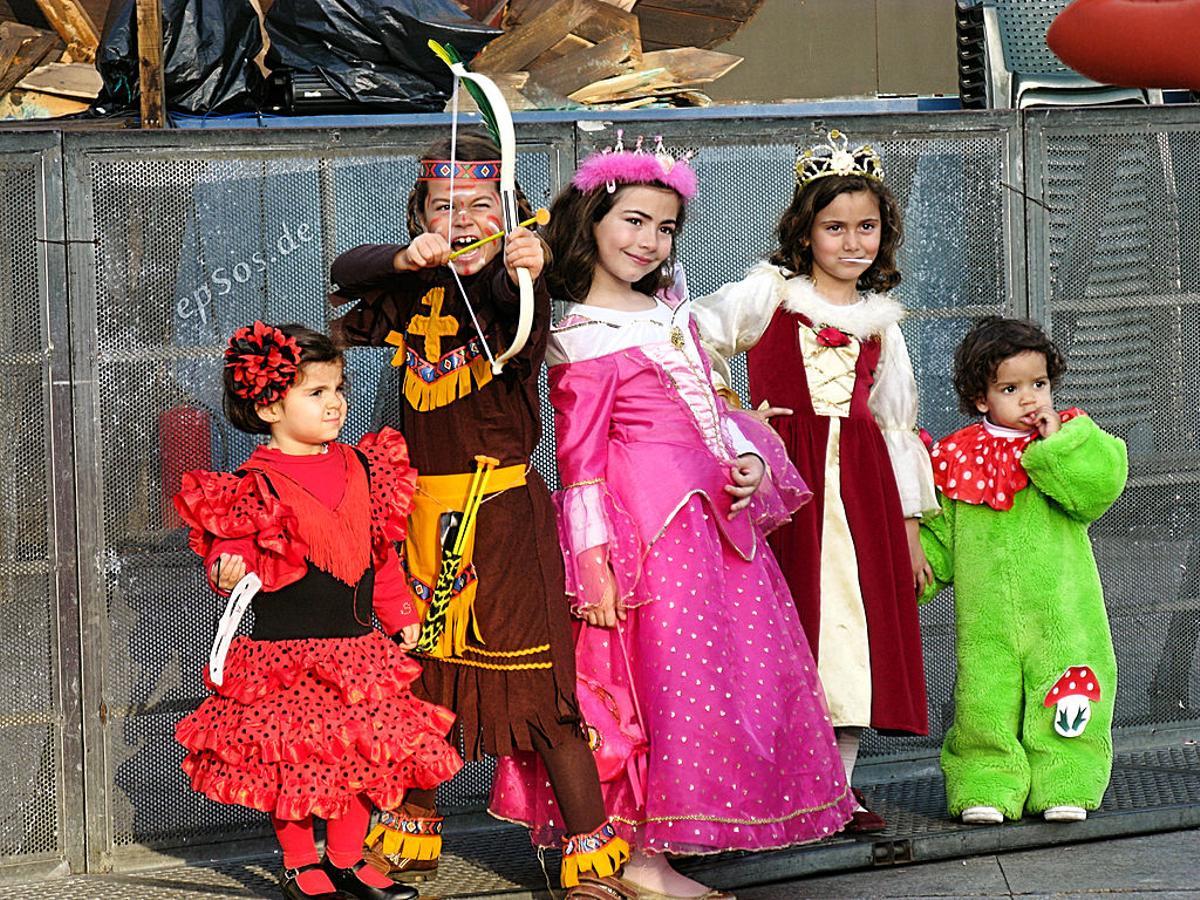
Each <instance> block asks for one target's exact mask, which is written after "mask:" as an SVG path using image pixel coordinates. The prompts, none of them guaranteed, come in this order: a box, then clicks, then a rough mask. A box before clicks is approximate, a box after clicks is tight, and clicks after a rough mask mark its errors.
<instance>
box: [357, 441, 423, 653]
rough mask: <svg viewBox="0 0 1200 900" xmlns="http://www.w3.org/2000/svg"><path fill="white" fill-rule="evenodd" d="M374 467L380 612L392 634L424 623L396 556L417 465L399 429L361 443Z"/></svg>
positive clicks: (377, 603) (373, 512) (373, 554)
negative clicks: (409, 458)
mask: <svg viewBox="0 0 1200 900" xmlns="http://www.w3.org/2000/svg"><path fill="white" fill-rule="evenodd" d="M358 449H359V450H360V451H361V452H362V454H363V455H364V456H366V458H367V465H368V466H370V469H371V558H372V561H373V563H374V565H375V614H376V615H377V616H379V621H380V623H381V624H382V625H383V627H384V629H385V630H386V631H387V632H388V633H389V634H395V633H396V632H398V631H400V629H402V628H403V627H404V626H405V625H410V624H413V623H414V622H419V621H420V620H421V616H420V614H419V613H418V611H417V608H416V607H415V606H414V605H413V602H412V596H411V594H410V592H409V589H408V579H407V578H406V577H405V574H404V570H403V569H401V567H400V562H399V560H398V559H397V558H396V551H395V542H396V541H402V540H404V538H405V536H406V535H407V534H408V514H409V512H410V511H411V510H412V498H413V491H415V490H416V485H417V470H416V469H414V468H413V467H412V466H411V465H409V462H408V444H406V443H405V441H404V437H403V436H402V435H401V434H400V432H398V431H396V430H395V429H394V428H383V429H381V430H380V431H379V433H378V434H367V435H364V436H363V439H362V440H361V441H359V442H358Z"/></svg>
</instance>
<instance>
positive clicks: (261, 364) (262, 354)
mask: <svg viewBox="0 0 1200 900" xmlns="http://www.w3.org/2000/svg"><path fill="white" fill-rule="evenodd" d="M225 368H227V369H230V370H232V372H233V392H234V393H235V394H237V395H238V396H239V397H241V398H242V399H243V400H252V401H253V402H254V403H256V404H258V405H260V406H265V405H266V404H269V403H274V402H275V401H276V400H279V399H282V397H283V395H284V394H286V393H287V392H288V388H290V387H291V386H292V385H293V384H295V383H296V374H297V373H298V372H299V371H300V345H299V344H297V343H296V339H295V338H294V337H289V336H288V335H286V334H284V333H283V331H282V330H280V329H279V328H276V327H275V326H273V325H267V324H266V323H264V322H255V323H254V324H252V325H246V326H244V327H242V328H239V329H238V330H237V331H235V332H234V333H233V336H232V337H231V338H230V339H229V346H228V347H226V348H225Z"/></svg>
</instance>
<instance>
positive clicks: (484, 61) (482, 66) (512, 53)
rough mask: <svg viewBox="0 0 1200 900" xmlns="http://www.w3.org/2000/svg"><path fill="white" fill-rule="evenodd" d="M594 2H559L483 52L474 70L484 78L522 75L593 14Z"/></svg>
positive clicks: (575, 0) (567, 0) (473, 65)
mask: <svg viewBox="0 0 1200 900" xmlns="http://www.w3.org/2000/svg"><path fill="white" fill-rule="evenodd" d="M594 2H595V0H556V2H555V3H553V4H552V5H551V6H550V7H549V8H548V9H547V10H546V11H545V12H543V13H541V14H540V15H537V16H534V17H533V18H531V19H528V20H527V21H522V22H521V24H519V25H517V26H516V27H515V28H512V29H510V30H508V31H506V32H505V33H504V34H502V35H501V36H500V37H498V38H496V39H495V40H494V41H492V42H491V43H490V44H488V45H487V46H486V47H484V48H483V50H481V51H480V52H479V54H478V55H477V56H476V57H475V59H474V60H472V61H471V68H472V69H474V70H475V71H477V72H482V73H484V74H485V75H493V74H499V73H501V72H519V71H522V70H524V69H525V68H526V66H528V65H529V63H531V62H533V61H534V60H535V59H537V57H538V56H540V55H541V54H542V53H544V52H545V51H547V50H549V49H550V48H551V47H553V46H554V45H555V44H557V43H558V42H559V41H561V40H562V39H563V38H565V37H566V36H567V35H568V34H571V33H572V32H573V31H574V30H575V29H576V28H578V27H579V25H580V23H581V22H583V21H584V19H586V18H587V17H588V16H589V15H590V14H591V12H592V5H593V3H594Z"/></svg>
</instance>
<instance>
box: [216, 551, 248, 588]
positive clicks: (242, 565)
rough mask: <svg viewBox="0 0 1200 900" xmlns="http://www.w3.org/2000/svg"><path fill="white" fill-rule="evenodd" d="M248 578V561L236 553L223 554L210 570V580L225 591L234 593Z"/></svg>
mask: <svg viewBox="0 0 1200 900" xmlns="http://www.w3.org/2000/svg"><path fill="white" fill-rule="evenodd" d="M245 577H246V561H245V560H244V559H242V558H241V557H240V556H239V555H238V554H236V553H222V554H221V555H220V556H218V557H217V560H216V562H214V563H213V564H212V568H211V569H209V570H208V580H209V581H211V582H212V583H213V584H215V585H216V586H217V587H218V588H220V589H221V590H223V591H232V590H233V589H234V588H235V587H237V583H238V582H239V581H241V580H242V579H243V578H245Z"/></svg>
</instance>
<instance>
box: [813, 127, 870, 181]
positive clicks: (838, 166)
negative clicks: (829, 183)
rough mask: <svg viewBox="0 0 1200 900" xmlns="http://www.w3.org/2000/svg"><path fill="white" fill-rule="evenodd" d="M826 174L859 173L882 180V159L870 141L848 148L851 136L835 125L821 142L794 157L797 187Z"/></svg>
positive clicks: (865, 176)
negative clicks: (848, 136) (823, 141)
mask: <svg viewBox="0 0 1200 900" xmlns="http://www.w3.org/2000/svg"><path fill="white" fill-rule="evenodd" d="M827 175H860V176H862V177H864V178H874V179H875V180H876V181H883V160H881V159H880V158H879V154H878V153H876V152H875V148H874V147H872V146H871V145H870V144H860V145H859V146H857V147H855V148H854V149H853V150H851V149H850V139H849V138H847V137H846V135H844V134H842V133H841V132H840V131H838V130H837V129H836V128H834V129H832V130H831V131H830V132H829V134H828V136H827V138H826V140H825V143H823V144H814V145H813V146H811V147H807V148H805V149H804V151H803V152H801V154H800V155H799V156H798V157H796V183H797V184H799V185H800V187H804V186H805V185H806V184H808V183H810V182H813V181H816V180H817V179H818V178H824V177H826V176H827Z"/></svg>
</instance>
